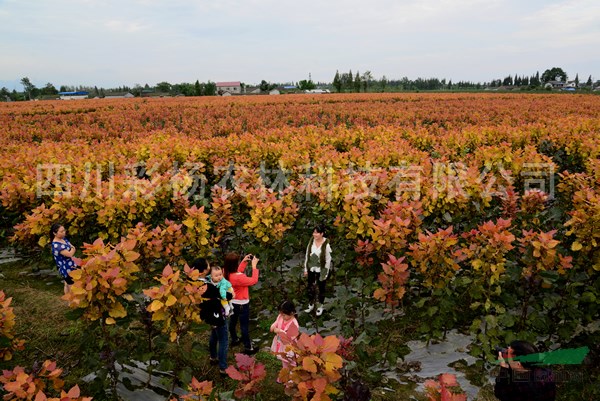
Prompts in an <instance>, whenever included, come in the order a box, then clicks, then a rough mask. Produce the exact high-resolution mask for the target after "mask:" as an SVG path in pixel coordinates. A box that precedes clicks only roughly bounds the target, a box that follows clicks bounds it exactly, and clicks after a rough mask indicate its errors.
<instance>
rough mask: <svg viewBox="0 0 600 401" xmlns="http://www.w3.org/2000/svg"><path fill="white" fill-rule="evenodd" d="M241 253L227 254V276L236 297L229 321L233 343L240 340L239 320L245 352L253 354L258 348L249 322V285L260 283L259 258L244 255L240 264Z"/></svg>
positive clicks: (236, 343) (225, 265)
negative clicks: (250, 268)
mask: <svg viewBox="0 0 600 401" xmlns="http://www.w3.org/2000/svg"><path fill="white" fill-rule="evenodd" d="M250 260H252V275H251V276H250V277H248V276H247V275H246V274H245V273H244V272H245V270H246V266H247V265H248V261H250ZM238 261H239V255H238V254H237V253H228V254H227V255H225V262H224V264H223V265H224V268H225V278H226V279H227V280H229V282H231V285H232V286H233V292H234V293H235V296H234V298H233V299H232V300H231V303H232V304H233V315H232V316H231V318H230V322H229V334H230V335H231V345H232V346H234V345H238V344H239V343H240V340H239V339H238V335H237V330H236V326H237V322H238V320H239V322H240V330H241V332H242V337H241V338H242V343H243V344H244V353H245V354H247V355H252V354H254V353H256V349H255V348H254V347H253V346H252V340H251V339H250V332H249V324H250V291H249V287H251V286H253V285H254V284H256V283H258V268H257V266H258V258H257V257H256V256H252V255H246V256H244V259H242V262H241V263H240V264H239V266H238Z"/></svg>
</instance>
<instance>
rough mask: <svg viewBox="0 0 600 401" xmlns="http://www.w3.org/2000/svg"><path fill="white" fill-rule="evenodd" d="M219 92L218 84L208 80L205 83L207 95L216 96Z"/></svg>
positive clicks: (205, 93)
mask: <svg viewBox="0 0 600 401" xmlns="http://www.w3.org/2000/svg"><path fill="white" fill-rule="evenodd" d="M216 94H217V84H216V83H214V82H211V81H208V82H207V83H206V84H204V95H205V96H215V95H216Z"/></svg>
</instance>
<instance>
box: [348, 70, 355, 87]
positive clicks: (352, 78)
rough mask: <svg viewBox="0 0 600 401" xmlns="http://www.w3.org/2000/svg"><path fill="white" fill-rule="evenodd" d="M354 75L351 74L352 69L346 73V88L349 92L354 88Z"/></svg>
mask: <svg viewBox="0 0 600 401" xmlns="http://www.w3.org/2000/svg"><path fill="white" fill-rule="evenodd" d="M353 82H354V76H353V75H352V70H350V72H348V75H346V89H348V90H349V91H350V92H352V91H353V90H354V83H353Z"/></svg>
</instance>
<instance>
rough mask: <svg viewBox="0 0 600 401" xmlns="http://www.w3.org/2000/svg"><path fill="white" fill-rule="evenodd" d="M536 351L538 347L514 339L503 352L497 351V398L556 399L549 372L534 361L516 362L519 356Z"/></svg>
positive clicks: (505, 400) (517, 400) (515, 400)
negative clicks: (498, 367) (498, 368)
mask: <svg viewBox="0 0 600 401" xmlns="http://www.w3.org/2000/svg"><path fill="white" fill-rule="evenodd" d="M537 353H538V350H537V348H536V347H535V346H534V345H533V344H531V343H529V342H527V341H513V342H512V343H510V346H509V347H508V349H507V350H506V353H505V354H504V355H503V353H502V352H499V353H498V361H499V362H500V373H499V374H498V377H496V385H495V386H494V395H495V396H496V397H497V398H498V399H499V400H500V401H521V400H523V401H554V400H555V398H556V383H555V381H554V376H553V375H552V371H551V370H550V369H546V368H542V367H539V366H536V364H535V363H531V362H526V361H519V359H520V358H519V357H523V356H525V355H532V354H537ZM505 358H506V359H505ZM527 359H529V358H527Z"/></svg>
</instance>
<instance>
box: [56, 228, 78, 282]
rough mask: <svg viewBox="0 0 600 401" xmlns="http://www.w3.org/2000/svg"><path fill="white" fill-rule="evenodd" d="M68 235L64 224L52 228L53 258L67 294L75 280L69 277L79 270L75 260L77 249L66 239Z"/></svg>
mask: <svg viewBox="0 0 600 401" xmlns="http://www.w3.org/2000/svg"><path fill="white" fill-rule="evenodd" d="M66 235H67V230H65V227H64V226H63V225H62V224H59V223H55V224H53V225H52V227H51V228H50V238H51V239H52V243H51V244H50V246H51V249H52V256H53V257H54V262H55V263H56V267H57V268H58V272H59V273H60V275H61V277H62V279H63V281H64V283H65V286H64V287H65V289H64V290H65V293H67V291H69V288H70V287H71V284H73V279H72V278H71V277H70V276H69V273H70V272H72V271H73V270H76V269H78V267H77V264H76V263H75V261H74V260H73V256H74V255H75V247H74V246H73V245H71V243H70V242H69V240H68V239H67V238H65V236H66Z"/></svg>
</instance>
